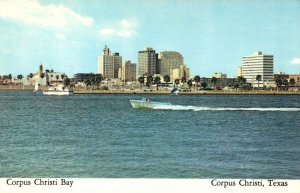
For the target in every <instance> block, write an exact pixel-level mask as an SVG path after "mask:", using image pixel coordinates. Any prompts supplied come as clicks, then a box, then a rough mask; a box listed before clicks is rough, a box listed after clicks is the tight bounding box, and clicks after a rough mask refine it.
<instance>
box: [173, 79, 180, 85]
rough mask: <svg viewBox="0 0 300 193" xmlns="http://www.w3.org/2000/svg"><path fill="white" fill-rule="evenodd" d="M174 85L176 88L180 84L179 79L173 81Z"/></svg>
mask: <svg viewBox="0 0 300 193" xmlns="http://www.w3.org/2000/svg"><path fill="white" fill-rule="evenodd" d="M174 83H175V84H176V86H177V87H178V84H179V83H180V81H179V79H175V80H174Z"/></svg>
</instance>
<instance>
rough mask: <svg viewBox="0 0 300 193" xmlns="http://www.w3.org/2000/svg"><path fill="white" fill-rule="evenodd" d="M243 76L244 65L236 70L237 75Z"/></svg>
mask: <svg viewBox="0 0 300 193" xmlns="http://www.w3.org/2000/svg"><path fill="white" fill-rule="evenodd" d="M239 76H243V72H242V66H239V67H238V68H237V71H236V77H239Z"/></svg>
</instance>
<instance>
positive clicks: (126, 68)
mask: <svg viewBox="0 0 300 193" xmlns="http://www.w3.org/2000/svg"><path fill="white" fill-rule="evenodd" d="M119 78H120V79H121V80H123V81H135V80H136V64H134V63H131V61H130V60H128V61H126V62H124V63H123V64H122V68H119Z"/></svg>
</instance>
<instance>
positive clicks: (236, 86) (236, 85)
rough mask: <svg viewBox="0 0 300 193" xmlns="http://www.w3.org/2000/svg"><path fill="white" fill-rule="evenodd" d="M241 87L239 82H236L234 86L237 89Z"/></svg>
mask: <svg viewBox="0 0 300 193" xmlns="http://www.w3.org/2000/svg"><path fill="white" fill-rule="evenodd" d="M239 87H240V85H239V83H235V84H234V88H235V91H237V89H238V88H239Z"/></svg>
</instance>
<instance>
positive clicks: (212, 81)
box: [211, 77, 218, 87]
mask: <svg viewBox="0 0 300 193" xmlns="http://www.w3.org/2000/svg"><path fill="white" fill-rule="evenodd" d="M217 81H218V79H217V78H216V77H212V78H211V83H212V84H213V85H214V87H216V84H217Z"/></svg>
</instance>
